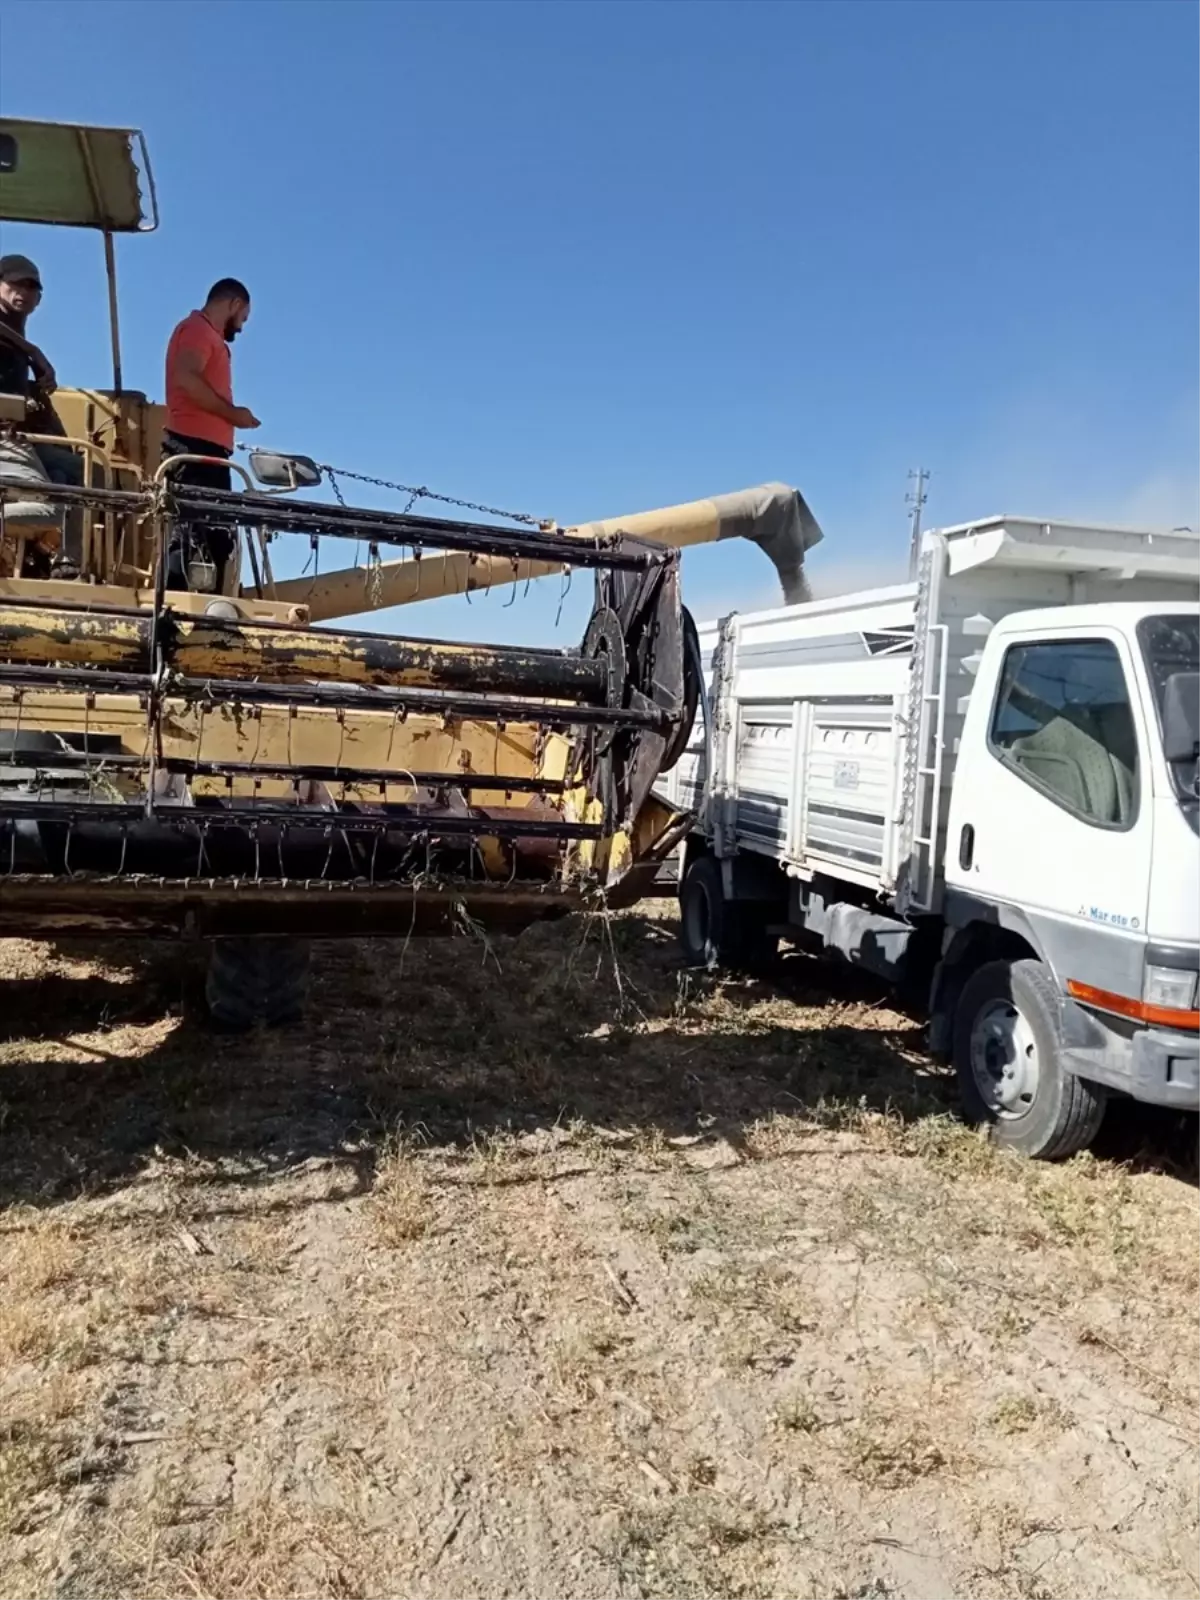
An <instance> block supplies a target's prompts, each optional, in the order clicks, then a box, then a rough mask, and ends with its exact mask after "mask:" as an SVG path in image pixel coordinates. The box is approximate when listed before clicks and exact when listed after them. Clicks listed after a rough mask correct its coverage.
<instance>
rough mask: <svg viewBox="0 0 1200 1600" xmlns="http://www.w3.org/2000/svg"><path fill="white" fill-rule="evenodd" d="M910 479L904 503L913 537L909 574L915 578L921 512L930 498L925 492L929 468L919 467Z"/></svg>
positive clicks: (910, 547)
mask: <svg viewBox="0 0 1200 1600" xmlns="http://www.w3.org/2000/svg"><path fill="white" fill-rule="evenodd" d="M908 481H909V483H910V484H911V485H912V487H911V488H910V489H909V490H908V492H907V493H906V494H905V496H904V503H905V505H906V506H907V507H908V521H909V525H910V527H911V528H912V537H911V538H910V539H909V543H908V575H909V577H910V578H915V577H916V575H917V563H918V561H919V560H920V553H921V512H922V511H923V510H924V509H925V502H926V500H928V498H929V496H928V495H927V494H926V492H925V485H926V484H927V483H928V482H929V471H928V469H927V468H925V467H918V468H917V470H916V471H915V472H910V473H909V475H908Z"/></svg>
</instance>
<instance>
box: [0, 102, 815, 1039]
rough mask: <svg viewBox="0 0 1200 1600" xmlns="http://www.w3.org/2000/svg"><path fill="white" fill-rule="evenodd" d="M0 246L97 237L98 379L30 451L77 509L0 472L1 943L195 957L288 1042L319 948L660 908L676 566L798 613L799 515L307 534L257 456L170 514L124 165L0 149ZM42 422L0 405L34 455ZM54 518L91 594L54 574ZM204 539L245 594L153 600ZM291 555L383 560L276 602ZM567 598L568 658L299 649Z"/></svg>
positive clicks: (228, 1005)
mask: <svg viewBox="0 0 1200 1600" xmlns="http://www.w3.org/2000/svg"><path fill="white" fill-rule="evenodd" d="M0 220H7V221H18V222H23V223H56V224H65V225H74V226H80V227H91V228H96V229H98V230H100V231H101V232H102V234H103V235H104V241H105V253H106V261H107V267H108V280H109V309H110V322H111V332H112V346H113V368H114V373H113V387H112V389H111V390H105V391H99V390H61V389H60V390H59V391H58V392H57V393H56V395H55V397H54V404H55V407H56V410H57V412H58V414H59V417H60V419H61V420H62V422H63V424H64V426H65V429H66V433H67V435H68V438H67V439H66V440H65V441H64V440H61V439H54V440H42V441H41V442H43V443H47V442H49V443H54V444H59V445H61V444H63V443H66V444H67V445H69V447H70V448H71V449H73V450H74V451H76V452H77V453H78V456H79V457H80V458H81V459H82V461H83V463H84V474H83V477H84V485H85V486H84V487H82V488H73V487H52V486H50V485H49V484H35V485H33V486H32V487H31V484H30V482H29V480H28V478H27V477H25V478H22V477H21V476H20V475H18V474H14V473H12V472H10V473H9V474H8V475H2V472H0V934H8V935H21V936H24V937H31V938H50V937H54V936H55V935H58V934H64V933H71V934H73V935H81V934H91V935H100V936H109V935H114V934H119V933H129V934H159V933H162V932H168V933H171V934H176V935H190V936H199V937H205V938H209V939H211V940H213V941H214V943H213V954H212V959H211V961H210V966H209V979H208V995H209V1004H210V1007H211V1009H212V1011H213V1013H214V1016H215V1017H216V1018H217V1019H218V1020H219V1021H221V1022H223V1023H224V1024H226V1025H227V1026H230V1027H248V1026H251V1025H252V1024H253V1023H254V1022H255V1021H257V1020H263V1021H266V1022H268V1023H277V1022H282V1021H285V1020H288V1019H290V1018H292V1017H294V1016H295V1015H296V1014H297V1012H298V1010H299V1007H300V1004H301V1001H302V997H303V979H304V972H305V965H306V959H307V946H306V944H305V939H306V938H307V937H308V936H311V935H316V934H319V935H321V936H329V935H334V934H346V935H356V936H360V935H365V934H379V935H395V934H401V935H403V934H407V933H409V932H412V931H417V932H427V931H439V930H442V931H444V930H450V929H454V928H478V927H482V928H491V927H503V928H510V929H515V928H520V927H523V926H525V925H526V924H528V923H530V922H532V921H535V920H537V919H539V918H545V917H553V916H561V915H562V914H564V913H566V912H569V911H571V910H574V909H577V908H583V907H589V906H594V907H600V906H604V905H608V906H613V905H618V904H625V903H629V902H630V901H632V900H634V899H636V898H637V896H638V895H639V894H640V893H641V892H643V891H644V890H645V889H646V888H648V887H649V886H650V885H651V883H652V882H653V879H654V876H655V874H656V872H657V870H658V867H659V865H660V863H661V861H662V860H663V859H664V857H665V856H666V855H667V854H668V853H669V852H670V851H671V850H672V849H673V848H674V847H675V846H676V845H677V843H678V841H679V839H680V837H681V836H682V834H683V833H684V832H685V831H686V830H687V828H688V826H689V819H688V818H687V817H682V816H680V815H679V814H677V813H676V812H675V811H674V810H673V809H672V807H671V806H670V805H668V804H667V803H665V802H664V801H663V800H661V799H659V798H656V797H655V795H654V794H653V792H652V791H653V790H654V787H655V785H656V783H657V782H658V780H659V779H660V777H661V775H662V774H663V773H664V772H666V771H667V770H668V769H669V768H670V766H671V764H672V763H673V762H674V761H675V760H676V759H677V758H678V755H679V753H680V752H681V751H682V749H683V747H684V745H685V743H686V741H687V739H688V736H689V733H690V729H691V722H692V718H693V716H694V713H695V709H696V703H697V697H698V695H699V692H700V672H699V656H698V652H697V650H696V648H695V643H694V638H695V636H694V629H690V623H689V619H688V618H687V615H686V612H685V611H684V610H683V608H682V605H681V603H680V594H679V564H678V554H677V549H676V548H675V547H677V546H680V545H685V544H692V543H699V542H703V541H706V540H712V539H719V538H725V537H744V538H749V539H751V540H754V541H755V542H757V543H758V544H759V545H760V546H761V547H762V548H763V549H764V550H765V551H766V553H767V554H768V555H769V556H770V557H771V559H772V560H773V561H774V562H775V565H776V568H777V570H778V571H779V574H780V580H781V583H782V584H783V585H784V591H785V593H786V594H788V595H789V596H791V597H792V598H800V597H802V596H803V593H804V590H803V576H802V566H803V560H804V553H805V550H806V549H807V548H808V547H809V545H811V544H812V543H813V542H814V541H815V540H816V539H818V538H819V537H820V531H819V529H818V528H817V526H816V524H815V522H814V521H813V519H812V517H811V515H810V513H809V511H808V509H807V507H806V506H805V504H804V501H803V499H802V498H801V497H800V495H799V494H797V493H796V492H795V491H794V490H791V489H788V488H786V487H784V486H781V485H768V486H766V487H765V488H762V489H757V490H751V491H746V492H744V493H742V494H737V495H729V496H724V497H721V498H719V499H716V500H705V501H698V502H695V503H693V504H690V505H686V506H679V507H674V508H671V509H668V510H665V511H658V512H648V513H641V514H638V515H635V516H630V517H625V518H616V519H613V520H610V521H608V522H602V523H595V524H590V525H588V526H585V527H579V528H569V529H560V528H558V527H556V526H555V525H553V524H538V523H536V522H533V521H532V520H531V519H524V521H523V523H522V525H520V526H502V525H499V524H497V523H496V522H494V521H474V520H471V521H466V520H458V519H451V518H445V519H443V518H433V517H426V516H418V515H413V514H411V513H410V512H409V511H404V512H402V513H399V514H397V513H389V512H382V511H376V510H368V509H361V508H356V507H353V506H347V505H345V504H344V503H341V496H340V494H339V495H338V501H339V503H337V504H318V503H314V502H312V501H307V502H304V501H300V500H298V499H297V498H296V491H297V490H300V489H307V488H314V487H317V486H318V485H319V484H320V482H321V479H322V473H321V470H320V469H319V468H318V467H317V466H316V464H315V463H314V462H313V461H312V460H311V459H310V458H308V457H304V456H287V455H279V454H273V453H269V452H265V451H253V452H251V454H250V456H249V467H250V472H249V473H248V472H246V471H244V470H243V469H242V468H241V467H240V466H238V465H237V464H236V463H234V464H233V470H234V472H235V474H237V475H238V476H240V477H241V478H242V480H243V481H244V483H245V492H244V493H223V492H220V491H214V490H209V489H200V488H195V487H185V486H183V485H180V484H178V483H176V482H173V481H172V479H171V476H170V469H171V467H172V465H178V464H179V463H180V462H182V461H184V460H187V459H190V458H185V457H178V458H175V461H174V462H170V461H163V460H162V459H161V433H162V424H163V415H164V413H163V409H162V407H160V406H157V405H154V404H151V403H150V402H148V401H147V400H146V398H145V397H144V395H142V394H139V393H134V392H130V391H128V390H126V389H124V387H123V384H122V376H121V365H120V345H119V336H118V321H117V298H116V287H115V269H114V262H115V252H114V246H113V240H114V235H115V234H117V233H122V232H140V231H147V230H149V229H152V228H153V227H155V226H156V225H157V212H156V202H155V199H154V190H153V185H152V182H151V178H150V170H149V163H148V160H147V158H146V152H145V145H144V141H143V140H142V138H141V135H140V134H138V133H135V132H133V131H130V130H122V129H108V128H103V129H98V128H81V127H71V126H64V125H59V124H52V123H38V122H20V121H13V120H0ZM28 399H29V397H28V396H26V395H23V394H22V395H0V429H3V430H5V431H6V432H7V434H8V436H9V438H10V440H11V441H13V450H15V451H17V452H18V453H19V449H20V448H21V446H22V444H23V443H25V444H28V443H37V442H38V441H37V439H36V437H35V436H34V435H32V434H30V433H29V432H28V429H27V426H26V420H27V405H28ZM10 454H11V452H10ZM250 473H252V474H253V475H254V479H253V481H252V479H251V476H250ZM334 487H335V489H336V484H335V485H334ZM66 518H75V519H78V520H77V523H76V527H77V528H78V530H79V534H80V543H81V549H82V562H81V567H82V576H81V578H80V579H79V580H78V581H69V582H68V581H62V580H56V579H55V578H54V577H53V576H50V575H48V574H47V571H46V566H45V552H46V550H47V548H48V547H49V546H51V545H52V544H53V543H54V540H55V539H56V538H57V537H58V532H59V529H60V528H61V526H62V525H63V522H64V519H66ZM197 528H208V529H212V528H217V529H222V530H225V531H226V532H227V533H228V534H230V535H232V537H233V539H234V540H235V541H236V543H235V548H237V549H238V550H239V551H240V553H241V564H242V571H243V573H244V574H245V575H246V576H247V577H248V579H249V582H248V583H246V584H245V585H243V584H242V582H241V579H240V576H239V573H238V570H237V569H238V562H230V563H229V568H230V576H231V581H230V582H229V583H228V584H227V586H226V587H227V589H228V592H226V593H221V594H217V593H214V592H213V585H212V574H213V570H214V569H213V567H212V565H211V563H210V564H208V565H207V567H206V565H205V563H204V562H203V561H202V560H201V561H199V562H193V563H192V565H191V566H190V567H189V569H188V572H189V578H188V581H189V587H188V588H187V589H183V590H177V589H174V588H172V587H169V586H168V556H169V554H170V552H171V551H172V550H173V549H178V548H180V547H181V544H182V547H184V548H187V547H188V537H189V534H188V530H190V529H197ZM287 539H291V540H300V541H303V545H302V548H303V549H304V550H307V549H308V547H309V546H312V547H313V549H314V550H316V548H317V547H318V545H320V544H322V543H323V542H325V541H338V542H339V544H340V548H341V549H342V550H343V551H346V550H348V549H349V548H350V547H351V546H354V545H358V544H361V545H365V546H366V547H367V548H368V550H369V551H370V554H371V559H370V561H369V563H368V566H367V567H366V568H365V569H364V568H360V567H355V566H352V565H343V566H342V568H341V570H335V571H333V572H331V573H328V574H327V575H324V576H322V577H319V578H315V579H313V578H292V579H288V580H286V581H278V582H277V581H276V579H275V577H274V574H273V557H274V556H278V554H279V551H280V548H281V541H283V540H287ZM385 552H395V553H396V554H397V556H398V557H399V559H396V560H390V561H389V560H383V559H382V556H383V554H384V553H385ZM297 564H298V563H297ZM317 570H321V568H320V567H318V569H317ZM567 570H570V571H576V570H584V571H590V572H592V573H593V574H594V577H595V603H594V608H593V611H592V614H591V618H590V621H589V623H588V625H587V629H586V632H585V635H584V638H583V641H582V643H581V644H580V646H579V648H578V649H574V650H561V649H558V650H551V649H545V650H538V649H526V648H513V647H497V646H492V645H487V644H450V643H444V642H439V641H437V640H430V639H416V638H399V637H394V636H390V635H383V634H377V633H376V634H372V633H358V632H344V631H333V630H331V629H322V628H314V627H313V626H312V624H313V623H315V622H327V621H330V620H332V619H335V618H338V617H344V616H353V615H357V614H360V613H362V612H363V611H365V610H368V609H370V608H371V607H373V606H375V607H383V606H393V605H397V604H401V603H404V602H406V601H411V600H416V599H428V598H433V597H434V596H436V595H440V594H447V593H463V592H468V591H469V590H472V589H477V588H486V587H489V586H491V585H492V584H496V583H499V582H506V583H509V582H513V581H521V580H523V579H525V578H529V577H536V576H539V575H541V574H544V573H562V572H564V571H567ZM689 641H690V643H689Z"/></svg>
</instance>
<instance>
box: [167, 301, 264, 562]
mask: <svg viewBox="0 0 1200 1600" xmlns="http://www.w3.org/2000/svg"><path fill="white" fill-rule="evenodd" d="M249 315H250V291H249V290H248V289H247V288H246V285H245V284H244V283H242V282H241V281H240V280H239V279H237V278H220V279H218V281H217V282H216V283H214V284H213V286H212V288H211V289H210V290H209V291H208V297H207V299H206V300H205V302H204V305H203V306H202V307H201V309H200V310H199V311H192V312H189V314H188V315H187V316H186V317H184V319H183V321H182V322H181V323H179V324H178V326H177V327H176V328H175V331H174V332H173V333H172V335H171V342H170V343H169V344H168V346H167V385H166V387H167V422H166V427H165V429H164V431H163V453H164V455H166V456H179V455H190V456H208V457H209V458H210V459H209V460H208V461H205V462H201V461H190V462H184V463H183V464H182V465H181V466H179V467H178V468H177V469H176V471H175V473H174V474H173V476H175V477H176V478H177V480H178V481H179V482H180V483H191V484H195V485H196V486H197V487H199V488H204V489H229V488H230V487H231V485H230V476H229V468H228V467H226V466H222V465H220V462H221V461H226V460H228V459H229V457H230V456H231V455H232V454H233V432H234V429H235V428H243V429H248V428H257V427H258V426H259V421H258V418H257V417H256V416H255V415H254V413H253V411H251V410H250V408H249V407H248V406H235V405H234V403H233V371H232V365H233V364H232V361H231V359H230V353H229V347H230V345H232V343H233V341H234V340H235V339H236V338H237V336H238V334H239V333H241V331H242V329H243V328H244V327H245V326H246V320H247V318H248V317H249ZM213 457H215V458H217V459H216V460H213V459H211V458H213ZM233 548H234V536H233V535H232V534H231V533H230V530H229V529H228V528H225V527H220V526H217V525H207V524H206V525H204V526H194V527H192V528H190V529H187V530H185V538H184V540H183V541H181V543H180V545H179V547H178V548H177V549H176V550H173V551H172V552H171V560H170V562H169V567H168V579H167V582H168V586H169V587H171V588H190V587H192V586H193V584H194V582H195V575H196V574H197V573H199V572H202V571H203V570H204V569H205V567H206V566H208V563H211V565H212V566H215V568H216V572H215V573H212V572H211V567H209V572H210V576H209V578H208V580H207V584H206V586H212V587H215V589H216V590H217V592H218V593H221V592H223V591H224V589H225V579H226V567H227V566H228V563H229V559H230V557H231V556H232V554H233ZM205 557H207V558H208V559H207V562H206V561H205V559H204V558H205ZM197 558H199V559H197ZM189 571H190V573H191V574H192V575H191V576H189Z"/></svg>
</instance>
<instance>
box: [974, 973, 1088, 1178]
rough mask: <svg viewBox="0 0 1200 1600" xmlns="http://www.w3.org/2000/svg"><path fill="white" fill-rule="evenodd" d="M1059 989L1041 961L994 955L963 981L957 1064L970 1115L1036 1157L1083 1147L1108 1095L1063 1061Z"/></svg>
mask: <svg viewBox="0 0 1200 1600" xmlns="http://www.w3.org/2000/svg"><path fill="white" fill-rule="evenodd" d="M1059 1018H1060V1000H1059V993H1058V989H1057V987H1056V986H1055V983H1054V980H1053V978H1052V977H1051V976H1050V972H1049V969H1048V968H1047V967H1046V966H1044V965H1043V963H1042V962H1040V961H1034V960H1022V961H989V962H988V963H987V965H986V966H983V967H980V969H979V971H978V972H976V973H973V974H972V976H971V977H970V978H968V979H967V982H966V983H965V985H964V986H963V991H962V994H961V995H960V997H959V1001H958V1008H957V1010H956V1011H955V1014H954V1067H955V1071H956V1072H957V1075H958V1087H959V1092H960V1094H961V1096H962V1103H963V1110H964V1112H965V1113H966V1116H967V1120H968V1121H970V1122H975V1123H982V1124H985V1125H988V1126H990V1128H991V1130H992V1137H993V1138H994V1139H995V1141H996V1142H997V1143H998V1144H1002V1145H1005V1146H1006V1147H1007V1148H1009V1149H1011V1150H1016V1151H1018V1152H1019V1153H1020V1154H1021V1155H1024V1156H1029V1157H1030V1158H1031V1159H1033V1160H1035V1161H1061V1160H1063V1159H1064V1158H1065V1157H1067V1156H1070V1155H1074V1154H1075V1152H1076V1151H1077V1150H1084V1149H1086V1148H1087V1146H1088V1145H1089V1144H1091V1142H1092V1140H1093V1139H1094V1138H1095V1137H1096V1134H1097V1133H1098V1132H1099V1129H1100V1124H1101V1122H1102V1121H1103V1120H1104V1107H1105V1096H1104V1092H1103V1090H1101V1089H1098V1088H1096V1087H1095V1086H1093V1085H1092V1084H1089V1083H1085V1082H1083V1080H1082V1079H1080V1078H1077V1077H1075V1076H1074V1074H1073V1073H1070V1072H1068V1071H1067V1070H1066V1068H1065V1067H1064V1066H1063V1065H1062V1055H1061V1051H1062V1028H1061V1023H1060V1020H1059Z"/></svg>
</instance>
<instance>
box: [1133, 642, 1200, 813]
mask: <svg viewBox="0 0 1200 1600" xmlns="http://www.w3.org/2000/svg"><path fill="white" fill-rule="evenodd" d="M1138 639H1139V641H1140V643H1141V646H1142V654H1143V656H1144V657H1145V659H1146V670H1147V672H1148V673H1149V675H1150V684H1151V687H1152V689H1153V691H1154V709H1155V711H1156V712H1157V714H1158V727H1159V733H1160V734H1161V735H1166V734H1167V727H1166V725H1165V724H1164V712H1166V714H1167V716H1168V718H1170V716H1171V714H1172V712H1171V709H1169V708H1170V707H1171V705H1172V702H1177V701H1178V698H1179V689H1180V687H1181V685H1180V683H1179V677H1180V675H1182V674H1187V675H1188V676H1189V677H1190V683H1189V684H1187V685H1186V686H1185V687H1184V693H1185V695H1187V696H1188V697H1189V698H1190V697H1191V696H1194V694H1195V684H1196V678H1195V674H1196V672H1197V670H1200V617H1189V616H1187V615H1180V616H1161V617H1145V618H1143V620H1142V621H1141V622H1139V623H1138ZM1172 678H1175V679H1176V683H1175V685H1174V686H1172V687H1170V688H1169V687H1168V686H1169V685H1171V680H1172ZM1174 710H1175V712H1177V711H1178V706H1177V705H1175V706H1174ZM1195 727H1196V721H1195V708H1194V707H1193V708H1192V718H1191V730H1192V737H1191V739H1190V741H1189V742H1188V749H1187V750H1186V751H1185V750H1183V749H1180V750H1179V753H1178V754H1177V755H1175V756H1174V758H1173V759H1172V758H1171V757H1172V752H1171V751H1168V761H1167V765H1168V767H1169V768H1170V771H1171V782H1172V783H1173V784H1174V785H1175V793H1176V794H1177V795H1178V796H1179V798H1180V800H1182V801H1183V802H1184V803H1185V804H1186V805H1189V806H1195V805H1196V804H1197V802H1198V801H1200V765H1198V762H1200V747H1197V744H1196V742H1195V738H1194V734H1195ZM1176 742H1178V734H1176Z"/></svg>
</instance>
